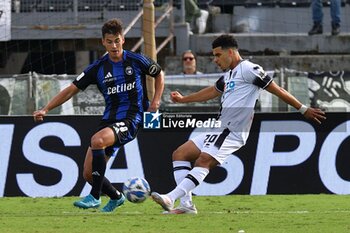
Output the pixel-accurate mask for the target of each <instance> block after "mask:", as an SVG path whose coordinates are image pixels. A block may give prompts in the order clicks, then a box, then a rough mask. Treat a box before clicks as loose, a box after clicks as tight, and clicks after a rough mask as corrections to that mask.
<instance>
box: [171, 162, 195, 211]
mask: <svg viewBox="0 0 350 233" xmlns="http://www.w3.org/2000/svg"><path fill="white" fill-rule="evenodd" d="M173 168H174V170H173V173H174V178H175V181H176V184H177V185H179V184H180V183H181V181H183V179H185V177H186V176H187V174H188V173H189V172H190V171H191V168H192V166H191V163H190V162H188V161H173ZM180 205H181V206H186V207H190V206H192V205H193V203H192V192H191V191H190V192H188V193H187V194H185V196H183V197H181V198H180Z"/></svg>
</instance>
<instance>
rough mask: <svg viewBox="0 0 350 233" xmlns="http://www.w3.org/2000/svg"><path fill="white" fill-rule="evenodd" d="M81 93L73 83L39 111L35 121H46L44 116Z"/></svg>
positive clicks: (35, 114) (34, 114)
mask: <svg viewBox="0 0 350 233" xmlns="http://www.w3.org/2000/svg"><path fill="white" fill-rule="evenodd" d="M78 92H79V89H78V88H77V86H75V85H74V84H73V83H72V84H71V85H70V86H68V87H66V88H65V89H63V90H62V91H61V92H59V93H58V94H57V95H56V96H55V97H53V98H52V99H51V100H50V101H49V102H48V103H47V105H46V106H45V107H44V108H42V109H40V110H37V111H35V112H34V113H33V117H34V121H42V120H43V119H44V116H45V115H46V114H47V113H48V112H49V111H50V110H51V109H54V108H56V107H57V106H60V105H61V104H63V103H64V102H66V101H67V100H69V99H70V98H72V96H73V95H75V94H77V93H78Z"/></svg>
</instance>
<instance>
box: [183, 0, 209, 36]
mask: <svg viewBox="0 0 350 233" xmlns="http://www.w3.org/2000/svg"><path fill="white" fill-rule="evenodd" d="M208 16H209V12H208V11H205V10H202V9H200V8H199V7H198V4H197V0H185V18H186V22H188V23H189V24H190V25H191V26H192V25H193V24H194V22H193V21H195V25H196V27H197V30H198V33H199V34H203V33H204V32H205V29H206V27H207V20H208Z"/></svg>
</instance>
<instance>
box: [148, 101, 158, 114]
mask: <svg viewBox="0 0 350 233" xmlns="http://www.w3.org/2000/svg"><path fill="white" fill-rule="evenodd" d="M159 107H160V102H159V101H152V102H151V104H150V105H149V107H148V109H147V112H156V111H157V110H158V109H159Z"/></svg>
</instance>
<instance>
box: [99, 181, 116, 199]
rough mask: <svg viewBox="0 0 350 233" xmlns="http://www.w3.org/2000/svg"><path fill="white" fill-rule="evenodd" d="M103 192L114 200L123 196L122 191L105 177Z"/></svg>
mask: <svg viewBox="0 0 350 233" xmlns="http://www.w3.org/2000/svg"><path fill="white" fill-rule="evenodd" d="M102 192H103V193H104V194H106V195H107V196H109V197H110V198H111V199H112V200H115V199H119V198H120V197H121V194H120V192H119V191H118V190H117V189H116V188H115V187H114V186H113V185H112V184H111V182H109V180H108V179H107V178H106V177H104V178H103V183H102Z"/></svg>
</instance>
